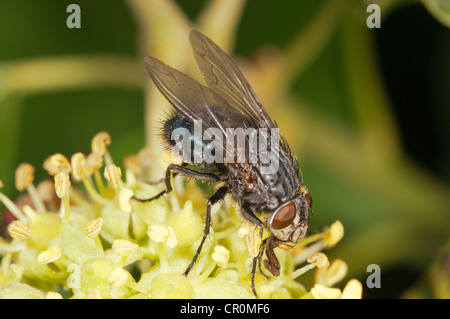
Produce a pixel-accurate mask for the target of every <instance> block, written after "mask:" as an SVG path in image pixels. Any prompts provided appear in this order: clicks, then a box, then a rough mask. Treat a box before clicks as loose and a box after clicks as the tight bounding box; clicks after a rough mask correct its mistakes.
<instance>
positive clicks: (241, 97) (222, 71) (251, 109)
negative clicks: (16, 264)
mask: <svg viewBox="0 0 450 319" xmlns="http://www.w3.org/2000/svg"><path fill="white" fill-rule="evenodd" d="M190 40H191V46H192V48H193V50H194V54H195V58H196V60H197V64H198V66H199V68H200V70H201V71H202V73H203V76H204V78H205V81H206V83H207V85H208V87H210V88H211V89H212V90H213V91H214V92H216V93H218V94H219V95H220V96H221V97H222V98H223V99H224V100H226V101H227V102H228V103H229V104H230V105H231V106H232V107H234V108H235V109H237V110H238V111H239V112H240V113H242V114H244V115H245V116H247V117H249V118H251V119H252V120H253V121H254V122H255V123H256V125H257V127H265V128H276V127H277V125H276V123H275V121H273V120H272V119H271V118H270V116H269V115H268V114H267V112H266V110H265V109H264V107H263V106H262V104H261V102H260V101H259V99H258V97H257V96H256V94H255V92H253V89H252V88H251V87H250V84H249V83H248V82H247V80H246V79H245V77H244V75H243V74H242V72H241V71H240V70H239V68H238V67H237V66H236V64H235V63H234V62H233V61H232V60H231V58H230V57H229V56H228V55H227V54H226V53H225V52H224V51H223V50H222V49H221V48H219V47H218V46H217V45H216V44H215V43H214V42H213V41H211V40H210V39H209V38H208V37H206V36H205V35H203V34H201V33H200V32H198V31H195V30H194V31H191V33H190ZM257 127H255V128H257Z"/></svg>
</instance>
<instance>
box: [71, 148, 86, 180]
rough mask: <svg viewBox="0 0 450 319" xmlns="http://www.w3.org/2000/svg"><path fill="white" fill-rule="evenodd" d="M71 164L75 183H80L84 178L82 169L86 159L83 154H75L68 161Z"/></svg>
mask: <svg viewBox="0 0 450 319" xmlns="http://www.w3.org/2000/svg"><path fill="white" fill-rule="evenodd" d="M70 163H71V164H72V176H73V178H74V179H75V181H81V180H82V179H83V176H84V167H85V165H86V157H85V156H84V154H83V153H75V154H73V155H72V158H71V159H70Z"/></svg>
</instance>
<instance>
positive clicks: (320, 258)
mask: <svg viewBox="0 0 450 319" xmlns="http://www.w3.org/2000/svg"><path fill="white" fill-rule="evenodd" d="M306 261H307V262H309V263H310V264H316V265H317V268H327V267H328V266H329V265H330V262H329V261H328V258H327V256H326V255H325V254H324V253H314V254H312V255H311V256H309V257H308V258H307V259H306Z"/></svg>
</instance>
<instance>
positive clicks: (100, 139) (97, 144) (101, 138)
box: [91, 132, 111, 156]
mask: <svg viewBox="0 0 450 319" xmlns="http://www.w3.org/2000/svg"><path fill="white" fill-rule="evenodd" d="M109 144H111V136H110V135H109V133H108V132H100V133H98V134H97V135H95V136H94V138H93V139H92V144H91V146H92V152H93V153H95V154H98V155H100V156H103V155H105V154H106V151H107V146H108V145H109Z"/></svg>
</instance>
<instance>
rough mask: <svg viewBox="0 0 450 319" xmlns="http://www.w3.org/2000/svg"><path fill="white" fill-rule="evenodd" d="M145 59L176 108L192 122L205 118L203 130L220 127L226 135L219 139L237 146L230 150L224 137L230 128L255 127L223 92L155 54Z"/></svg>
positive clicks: (156, 81) (148, 67) (152, 73)
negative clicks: (195, 78)
mask: <svg viewBox="0 0 450 319" xmlns="http://www.w3.org/2000/svg"><path fill="white" fill-rule="evenodd" d="M144 63H145V66H146V69H147V72H148V74H149V76H150V78H151V79H152V80H153V82H154V83H155V85H156V87H157V88H158V89H159V90H160V92H161V93H162V94H163V95H164V97H165V98H166V99H167V100H168V101H169V102H170V104H171V105H172V106H173V107H174V109H175V110H176V111H177V112H179V113H180V114H182V115H183V116H185V117H186V118H187V119H188V120H189V121H190V122H192V124H194V121H202V130H203V132H205V130H206V129H208V128H218V129H219V130H220V131H221V133H222V136H223V137H222V139H221V140H216V141H217V142H219V144H220V145H222V146H223V150H224V151H225V152H227V153H229V152H231V153H233V150H228V151H227V149H226V141H225V140H224V139H223V138H224V137H226V134H227V130H226V129H227V128H235V127H243V128H246V127H252V123H251V122H250V121H249V120H248V119H247V118H246V117H245V116H243V115H242V114H240V113H238V112H237V111H236V110H235V109H233V108H232V107H231V106H229V104H228V102H227V101H225V100H224V99H223V98H222V97H221V96H219V95H218V94H216V93H215V92H213V91H212V90H211V89H210V88H208V87H206V86H203V85H201V84H200V83H198V82H197V81H195V80H194V79H192V78H191V77H189V76H187V75H186V74H184V73H182V72H180V71H178V70H176V69H174V68H172V67H170V66H168V65H166V64H165V63H163V62H161V61H159V60H158V59H155V58H153V57H146V58H145V59H144ZM203 132H202V133H203ZM215 138H217V136H215Z"/></svg>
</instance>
